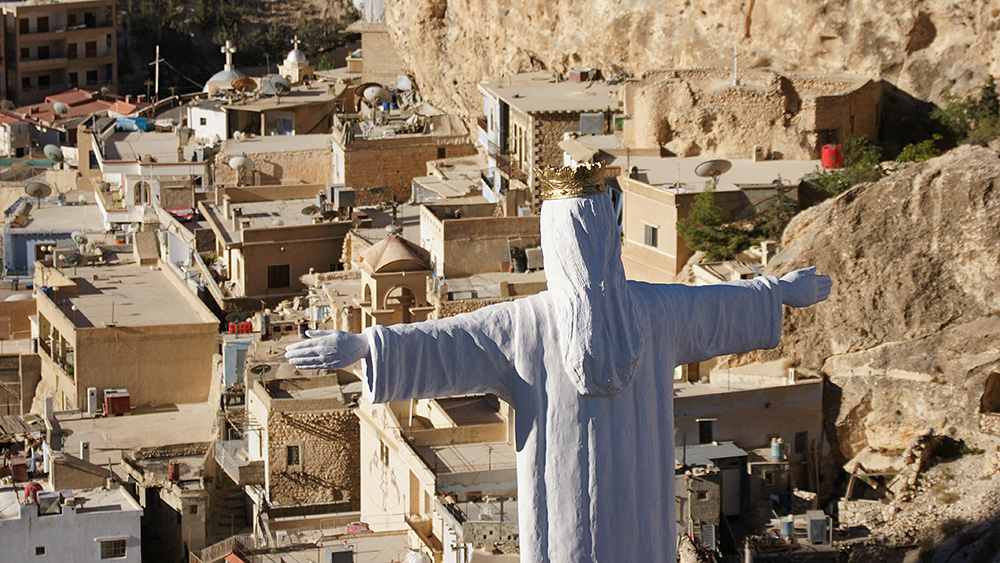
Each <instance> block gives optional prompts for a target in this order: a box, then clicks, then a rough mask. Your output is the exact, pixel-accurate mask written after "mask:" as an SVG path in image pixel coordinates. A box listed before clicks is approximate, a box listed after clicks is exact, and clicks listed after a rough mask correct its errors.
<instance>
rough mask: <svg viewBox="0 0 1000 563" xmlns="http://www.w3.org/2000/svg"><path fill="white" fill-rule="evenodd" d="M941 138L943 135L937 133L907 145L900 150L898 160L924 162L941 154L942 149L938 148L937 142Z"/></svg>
mask: <svg viewBox="0 0 1000 563" xmlns="http://www.w3.org/2000/svg"><path fill="white" fill-rule="evenodd" d="M940 140H941V135H939V134H937V133H935V134H934V136H933V137H932V138H930V139H924V140H923V141H920V142H919V143H915V144H910V145H906V146H905V147H903V150H902V151H900V153H899V156H898V157H897V159H898V160H900V161H902V162H923V161H925V160H930V159H932V158H934V157H936V156H941V149H939V148H937V142H938V141H940Z"/></svg>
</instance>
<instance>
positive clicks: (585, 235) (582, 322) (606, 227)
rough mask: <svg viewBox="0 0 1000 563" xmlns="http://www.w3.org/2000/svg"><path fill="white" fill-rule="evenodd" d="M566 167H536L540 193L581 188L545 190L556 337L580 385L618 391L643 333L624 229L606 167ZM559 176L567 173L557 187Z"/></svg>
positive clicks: (545, 243) (596, 391) (593, 391)
mask: <svg viewBox="0 0 1000 563" xmlns="http://www.w3.org/2000/svg"><path fill="white" fill-rule="evenodd" d="M550 170H551V169H550ZM562 170H565V171H566V172H562V173H561V174H560V175H554V174H553V173H551V172H550V173H548V174H545V173H543V172H542V171H540V173H539V175H540V177H541V178H542V190H543V198H544V197H545V195H544V194H545V193H546V190H547V189H548V190H549V193H556V192H558V193H559V194H584V195H560V196H558V197H548V198H547V199H546V201H545V202H544V203H543V204H542V216H541V231H542V252H543V254H544V261H545V277H546V279H547V281H548V289H549V295H550V296H551V298H552V302H553V303H554V306H555V308H556V311H555V315H556V323H557V324H556V327H557V328H556V340H557V342H558V345H559V347H560V349H561V350H560V352H561V354H562V356H563V358H564V362H565V365H566V367H567V371H568V373H567V375H568V376H569V377H570V379H571V381H572V382H573V383H574V385H576V387H577V388H578V389H579V390H580V392H581V393H583V394H585V395H605V396H612V395H617V394H618V393H619V392H621V391H622V390H623V389H624V388H625V387H626V386H627V385H628V384H629V382H630V381H631V380H632V375H633V371H634V368H635V363H636V361H637V360H638V357H639V353H640V349H641V348H642V340H643V334H642V331H641V330H640V327H639V326H638V324H637V322H636V321H637V316H636V314H635V311H634V308H633V307H634V306H633V303H632V298H631V296H630V295H629V291H628V287H627V285H626V282H625V270H624V268H623V267H622V260H621V235H620V233H619V230H618V225H617V221H616V219H615V212H614V208H613V206H612V205H611V197H610V196H609V195H608V194H607V193H606V189H604V179H603V175H601V176H597V175H596V174H595V171H598V172H600V169H599V168H589V167H588V168H582V171H581V168H577V169H575V171H574V169H562ZM554 177H558V178H560V179H564V180H566V181H564V182H563V183H561V184H559V185H558V186H556V188H557V190H556V191H553V185H552V184H551V183H550V182H551V179H552V178H554ZM574 178H576V179H577V180H574ZM597 180H599V182H600V184H599V185H595V184H596V182H597ZM574 182H577V183H574ZM591 194H592V195H591Z"/></svg>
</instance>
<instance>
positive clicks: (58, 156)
mask: <svg viewBox="0 0 1000 563" xmlns="http://www.w3.org/2000/svg"><path fill="white" fill-rule="evenodd" d="M42 152H44V153H45V157H46V158H48V159H49V160H51V161H52V162H62V161H63V153H62V149H60V148H59V147H57V146H56V145H45V148H43V149H42Z"/></svg>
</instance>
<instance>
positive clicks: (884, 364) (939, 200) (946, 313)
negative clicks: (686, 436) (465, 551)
mask: <svg viewBox="0 0 1000 563" xmlns="http://www.w3.org/2000/svg"><path fill="white" fill-rule="evenodd" d="M998 188H1000V155H998V153H997V152H996V151H994V150H990V149H986V148H981V147H971V146H963V147H959V148H957V149H955V150H953V151H951V152H949V153H947V154H945V155H944V156H941V157H939V158H936V159H933V160H930V161H927V162H925V163H921V164H909V165H906V166H904V167H903V168H901V169H900V170H899V171H897V172H896V173H894V174H891V175H890V176H888V177H886V178H885V179H883V180H881V181H879V182H878V183H875V184H863V185H860V186H857V187H855V188H854V189H852V190H850V191H848V192H846V193H844V194H843V195H841V196H840V197H838V198H836V199H832V200H828V201H826V202H824V203H823V204H821V205H818V206H816V207H813V208H811V209H808V210H806V211H804V212H803V213H801V214H799V215H798V216H797V217H796V218H795V219H794V220H793V221H792V223H791V224H790V225H789V226H788V228H787V229H786V231H785V235H784V239H783V246H784V249H783V250H782V252H781V253H780V254H779V255H778V256H777V257H776V258H775V259H774V260H773V261H772V262H771V263H770V264H769V265H768V271H769V272H770V273H775V274H781V273H783V272H787V271H790V270H792V269H795V268H798V267H804V266H806V265H816V266H817V267H818V269H819V271H820V272H825V273H829V274H830V275H831V276H832V277H833V278H834V290H833V293H832V294H831V296H830V299H829V300H828V301H826V302H825V303H823V304H821V305H818V306H816V307H811V308H808V309H803V310H789V311H788V314H787V315H786V321H785V337H784V338H783V339H782V342H781V345H780V346H779V348H778V349H776V350H773V351H768V352H761V353H754V354H749V355H745V356H742V357H737V358H730V359H729V361H731V362H733V363H746V362H749V361H755V360H760V359H771V358H775V357H788V358H792V359H793V361H794V362H796V363H798V365H799V366H800V367H802V368H804V369H810V370H816V371H819V372H822V373H824V374H826V375H827V376H828V377H829V381H830V383H831V385H829V386H828V389H829V392H828V396H827V399H828V400H827V401H826V402H827V408H828V409H829V412H828V413H827V414H828V416H827V421H828V432H829V433H830V434H831V436H830V437H831V438H832V440H831V441H832V443H833V445H834V447H835V449H836V450H838V452H839V453H840V454H841V455H842V456H843V458H844V459H849V458H851V457H852V456H853V455H854V454H856V453H857V452H858V451H860V450H861V449H862V448H864V447H865V446H870V447H872V448H873V449H880V450H896V451H899V450H902V449H903V448H905V447H906V446H907V445H908V444H909V443H910V442H911V441H912V440H913V438H914V437H915V436H916V435H917V434H918V433H919V432H920V431H921V430H922V429H924V428H927V427H931V428H934V429H935V431H937V432H939V433H948V432H949V431H951V432H952V433H955V434H956V435H957V436H959V437H961V436H965V437H969V436H976V435H977V434H978V432H979V430H980V424H981V422H983V423H985V424H986V425H987V426H990V425H991V424H993V422H992V421H993V418H995V417H994V416H993V415H991V414H990V413H992V412H995V411H998V410H1000V408H998V406H1000V387H998V386H997V383H998V380H1000V347H998V344H997V343H998V342H1000V285H998V280H1000V250H998V249H1000V221H998V220H997V218H998V217H1000V189H998Z"/></svg>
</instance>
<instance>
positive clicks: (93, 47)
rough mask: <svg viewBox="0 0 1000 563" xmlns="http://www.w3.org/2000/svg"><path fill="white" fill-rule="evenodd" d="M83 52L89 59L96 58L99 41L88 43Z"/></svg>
mask: <svg viewBox="0 0 1000 563" xmlns="http://www.w3.org/2000/svg"><path fill="white" fill-rule="evenodd" d="M83 50H84V51H86V53H87V57H88V58H89V57H96V56H97V41H87V42H86V43H85V44H84V46H83Z"/></svg>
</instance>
